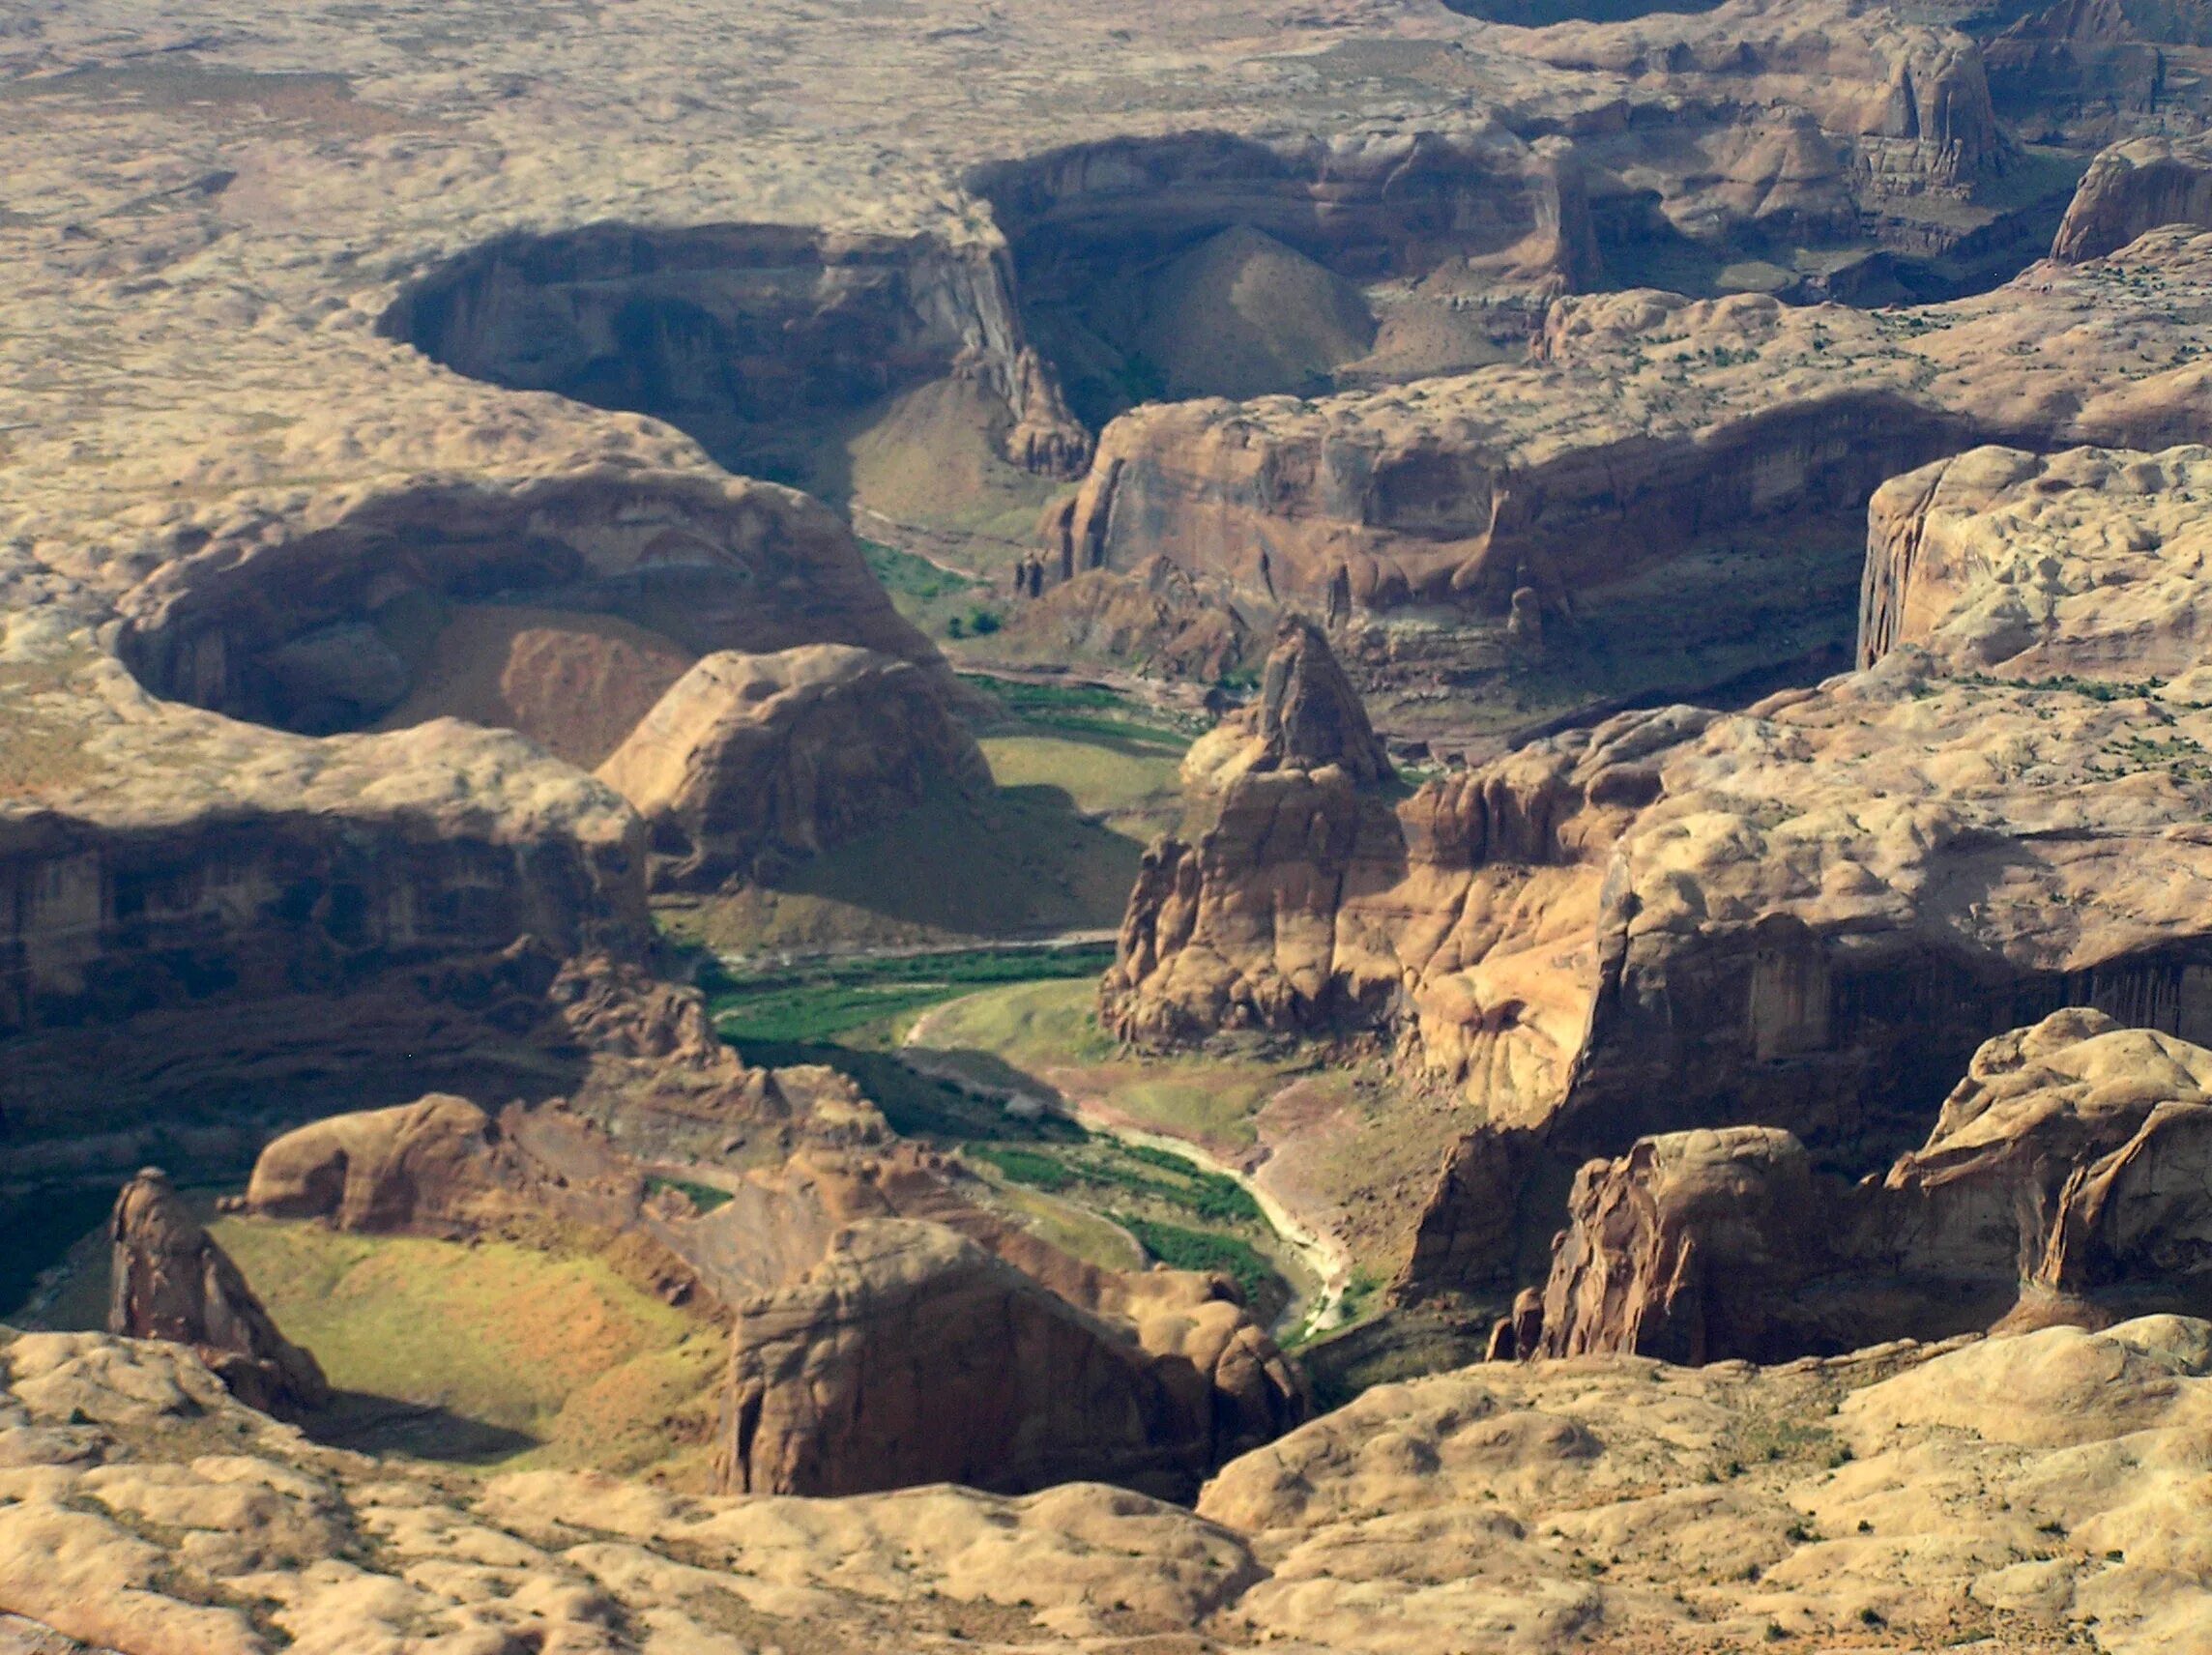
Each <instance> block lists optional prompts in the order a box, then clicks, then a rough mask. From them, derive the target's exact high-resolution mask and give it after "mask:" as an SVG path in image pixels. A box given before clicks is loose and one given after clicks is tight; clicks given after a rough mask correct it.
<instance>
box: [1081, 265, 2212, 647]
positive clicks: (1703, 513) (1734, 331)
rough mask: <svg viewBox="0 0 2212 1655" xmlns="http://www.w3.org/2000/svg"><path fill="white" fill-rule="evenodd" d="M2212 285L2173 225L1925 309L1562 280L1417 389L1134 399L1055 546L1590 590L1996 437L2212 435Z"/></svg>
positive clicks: (1568, 608) (1402, 587)
mask: <svg viewBox="0 0 2212 1655" xmlns="http://www.w3.org/2000/svg"><path fill="white" fill-rule="evenodd" d="M2208 281H2212V238H2207V237H2206V236H2205V235H2204V234H2203V233H2201V232H2197V233H2195V234H2192V233H2191V232H2188V231H2185V230H2181V229H2171V228H2169V229H2166V230H2160V231H2155V232H2153V233H2152V234H2150V235H2148V236H2146V237H2144V238H2142V239H2141V240H2139V242H2137V243H2135V244H2133V245H2132V246H2131V247H2129V248H2127V249H2125V250H2124V251H2122V252H2119V253H2115V254H2113V255H2111V256H2110V257H2109V258H2106V259H2102V260H2098V261H2093V262H2091V263H2088V264H2082V265H2074V266H2065V267H2059V266H2044V267H2038V268H2036V269H2033V270H2030V271H2029V272H2027V273H2025V274H2023V276H2020V277H2018V278H2017V279H2016V280H2015V281H2014V282H2012V283H2011V284H2009V285H2008V286H2007V287H2005V288H2004V289H2001V290H1999V291H1998V292H1996V293H1993V294H1990V295H1986V296H1984V297H1982V298H1979V299H1969V300H1961V301H1957V302H1955V303H1953V304H1949V305H1934V306H1929V307H1926V308H1923V309H1920V310H1916V311H1911V312H1903V313H1899V312H1868V311H1859V310H1852V309H1848V308H1846V307H1843V306H1840V305H1829V306H1822V305H1813V306H1808V307H1803V308H1790V307H1788V306H1785V305H1780V304H1779V303H1777V302H1776V301H1774V300H1773V299H1770V298H1766V297H1764V296H1760V295H1749V294H1746V295H1738V296H1735V297H1732V298H1728V299H1721V300H1714V301H1704V302H1694V301H1691V300H1688V299H1684V298H1681V297H1679V296H1675V295H1669V294H1664V293H1658V292H1636V293H1628V294H1616V295H1605V296H1596V297H1589V298H1576V299H1568V300H1562V301H1559V302H1557V304H1555V305H1553V307H1552V310H1551V312H1550V315H1549V317H1548V318H1547V320H1546V323H1545V328H1544V334H1543V338H1542V341H1541V345H1540V349H1539V360H1538V361H1537V362H1536V363H1531V364H1530V365H1528V366H1518V365H1514V366H1506V365H1500V366H1497V367H1491V368H1486V369H1483V370H1481V371H1479V372H1476V373H1473V374H1469V375H1463V376H1459V377H1455V378H1449V379H1441V380H1433V381H1425V382H1423V383H1422V385H1421V387H1420V389H1419V391H1418V393H1417V394H1416V393H1415V392H1413V391H1411V390H1408V391H1388V392H1362V393H1354V394H1347V395H1340V396H1335V397H1329V398H1324V399H1321V400H1318V401H1313V402H1293V401H1261V402H1257V403H1251V404H1237V405H1230V404H1224V403H1219V402H1197V403H1183V404H1175V405H1165V406H1155V407H1149V408H1146V409H1144V410H1141V411H1139V412H1137V413H1133V414H1131V415H1128V416H1126V417H1124V418H1123V419H1121V420H1120V421H1116V423H1115V424H1114V425H1112V426H1111V427H1109V428H1108V430H1107V431H1106V432H1105V433H1104V435H1103V436H1102V437H1101V438H1100V442H1099V449H1098V456H1097V459H1096V461H1095V462H1094V463H1093V465H1092V468H1091V475H1090V477H1089V478H1088V479H1086V480H1085V483H1084V486H1083V490H1082V492H1081V494H1080V495H1079V496H1078V497H1077V499H1076V501H1075V503H1074V504H1073V506H1072V508H1070V511H1069V514H1068V516H1067V517H1066V519H1065V521H1064V523H1063V524H1059V525H1055V526H1053V535H1054V537H1055V539H1056V541H1057V544H1056V545H1055V546H1054V547H1053V548H1052V553H1051V554H1048V555H1058V556H1059V557H1060V558H1061V559H1062V562H1063V563H1064V564H1066V565H1067V566H1071V567H1073V568H1093V567H1105V568H1126V567H1129V566H1133V565H1134V564H1136V563H1138V562H1141V561H1143V560H1145V559H1147V558H1150V557H1154V556H1166V557H1170V558H1173V559H1174V560H1175V561H1177V562H1178V563H1179V564H1181V565H1182V566H1183V567H1185V568H1186V569H1188V570H1189V571H1190V572H1191V573H1192V574H1193V575H1194V576H1201V577H1205V576H1213V577H1219V578H1221V579H1224V580H1227V581H1229V582H1230V583H1232V584H1233V585H1234V586H1235V587H1236V588H1237V590H1238V591H1240V592H1244V593H1249V594H1252V595H1257V596H1259V597H1260V598H1262V599H1267V600H1281V601H1297V602H1303V603H1306V604H1309V605H1312V606H1315V607H1317V608H1319V607H1322V606H1324V605H1325V604H1326V602H1327V600H1328V594H1329V591H1330V588H1331V585H1332V584H1333V583H1337V582H1344V583H1348V588H1349V594H1350V597H1351V600H1352V602H1353V604H1354V605H1356V606H1357V607H1358V608H1360V609H1362V610H1370V611H1379V610H1388V609H1392V608H1396V607H1402V606H1406V605H1412V604H1423V603H1429V604H1435V603H1442V604H1457V605H1463V606H1467V607H1470V608H1471V609H1473V610H1474V611H1476V612H1477V613H1478V614H1479V613H1482V612H1490V613H1493V614H1495V615H1497V616H1499V617H1500V618H1502V617H1503V616H1504V614H1505V613H1506V611H1507V609H1508V607H1509V600H1510V596H1511V594H1512V593H1513V592H1514V591H1515V590H1516V589H1518V588H1520V587H1524V586H1528V587H1533V588H1534V589H1535V590H1536V591H1537V592H1538V593H1539V595H1541V597H1542V599H1543V601H1544V604H1545V606H1546V607H1548V608H1551V609H1553V610H1556V611H1558V612H1561V613H1571V612H1572V611H1573V610H1574V608H1575V607H1576V606H1577V605H1581V604H1586V601H1587V599H1588V598H1589V596H1590V595H1592V594H1594V593H1600V592H1602V591H1603V590H1604V589H1605V588H1607V587H1609V586H1614V585H1618V584H1620V583H1623V582H1626V581H1628V580H1629V579H1630V578H1631V577H1633V576H1635V575H1637V574H1638V573H1640V572H1641V571H1643V570H1644V569H1646V568H1648V567H1650V566H1653V565H1655V564H1660V563H1664V562H1667V561H1669V560H1672V559H1677V558H1680V557H1681V556H1682V555H1683V554H1684V553H1685V552H1686V551H1687V550H1688V549H1690V548H1691V547H1692V546H1693V545H1695V544H1697V543H1699V541H1700V540H1701V537H1710V536H1711V535H1713V534H1714V533H1715V532H1716V531H1718V530H1720V529H1722V528H1725V527H1738V526H1741V525H1743V524H1745V523H1747V522H1750V521H1753V520H1756V519H1759V518H1761V517H1781V516H1789V517H1791V518H1793V519H1800V520H1801V519H1803V518H1805V517H1807V516H1809V515H1814V516H1817V515H1821V514H1835V513H1845V514H1851V515H1855V514H1856V513H1857V512H1858V511H1859V510H1861V509H1862V508H1863V506H1864V503H1865V501H1866V499H1867V497H1868V496H1869V495H1870V494H1872V492H1873V491H1874V489H1875V488H1876V486H1877V485H1878V484H1879V483H1880V482H1881V481H1882V480H1884V479H1887V478H1889V477H1893V476H1895V475H1897V474H1898V473H1900V472H1903V471H1906V470H1909V469H1911V468H1912V467H1913V466H1915V465H1918V464H1921V463H1923V462H1925V461H1927V460H1930V459H1933V458H1936V457H1937V456H1939V455H1941V454H1943V453H1945V452H1950V451H1957V450H1961V449H1965V448H1967V447H1970V446H1972V445H1973V444H1974V443H1976V442H1977V441H1992V440H2008V439H2009V440H2012V441H2015V442H2024V443H2027V444H2029V445H2031V446H2036V447H2041V446H2046V445H2052V444H2064V443H2069V442H2072V443H2081V442H2103V443H2112V444H2122V445H2131V446H2159V445H2163V444H2166V443H2171V442H2178V441H2186V440H2190V439H2193V438H2201V437H2203V436H2205V435H2207V434H2212V433H2207V431H2206V430H2205V429H2204V426H2203V420H2204V416H2203V410H2204V409H2205V408H2206V407H2207V406H2212V402H2207V400H2206V398H2205V395H2204V386H2205V384H2206V377H2205V376H2206V374H2207V373H2208V372H2212V367H2208V366H2207V364H2206V363H2205V362H2204V361H2202V360H2197V358H2196V356H2195V351H2196V345H2195V341H2194V338H2193V334H2192V333H2191V326H2190V323H2189V321H2188V318H2190V317H2191V316H2193V315H2195V313H2196V311H2197V307H2198V306H2200V305H2202V303H2203V302H2204V293H2205V291H2206V287H2207V283H2208ZM2122 339H2126V340H2127V341H2129V343H2130V344H2133V345H2139V346H2140V347H2141V351H2140V354H2139V355H2136V354H2133V353H2127V354H2123V352H2122V351H2121V350H2119V349H2118V348H2116V347H2117V346H2118V345H2119V342H2120V341H2121V340H2122Z"/></svg>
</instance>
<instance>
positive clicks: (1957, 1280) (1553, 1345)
mask: <svg viewBox="0 0 2212 1655" xmlns="http://www.w3.org/2000/svg"><path fill="white" fill-rule="evenodd" d="M2207 1077H2212V1052H2207V1051H2206V1050H2205V1049H2204V1048H2202V1047H2200V1046H2195V1045H2191V1044H2189V1043H2187V1042H2184V1041H2180V1040H2176V1039H2174V1038H2173V1037H2172V1036H2170V1035H2168V1034H2161V1033H2158V1032H2156V1031H2152V1030H2145V1029H2123V1028H2121V1027H2120V1026H2119V1025H2118V1024H2116V1023H2114V1022H2113V1021H2112V1019H2111V1018H2110V1017H2108V1016H2106V1015H2104V1014H2103V1013H2101V1012H2097V1011H2092V1010H2088V1009H2083V1008H2077V1009H2069V1010H2064V1011H2057V1012H2053V1013H2052V1015H2051V1016H2049V1017H2047V1018H2045V1019H2044V1020H2043V1021H2042V1022H2041V1023H2038V1024H2036V1025H2035V1026H2034V1027H2033V1028H2030V1029H2022V1030H2016V1031H2012V1032H2011V1033H2008V1034H2002V1035H1999V1036H1997V1037H1996V1038H1995V1039H1993V1040H1991V1041H1989V1042H1987V1043H1986V1044H1984V1045H1983V1047H1982V1048H1981V1050H1980V1051H1979V1052H1977V1053H1976V1054H1975V1055H1974V1060H1973V1063H1972V1065H1971V1066H1970V1068H1969V1069H1968V1071H1967V1076H1966V1078H1965V1080H1964V1081H1962V1082H1961V1083H1960V1084H1959V1086H1958V1087H1957V1088H1956V1089H1954V1090H1953V1091H1952V1093H1951V1095H1950V1096H1949V1097H1948V1098H1947V1099H1946V1100H1945V1101H1944V1104H1943V1109H1942V1113H1941V1115H1940V1116H1939V1117H1938V1118H1937V1121H1936V1128H1935V1130H1934V1131H1933V1132H1932V1133H1931V1134H1930V1135H1929V1138H1928V1141H1927V1143H1926V1144H1924V1145H1923V1146H1922V1147H1920V1148H1919V1149H1917V1150H1914V1151H1913V1152H1912V1153H1910V1154H1908V1155H1906V1156H1904V1157H1903V1158H1902V1159H1900V1160H1899V1161H1898V1162H1897V1163H1896V1164H1895V1165H1894V1166H1892V1167H1891V1168H1890V1169H1889V1172H1888V1174H1887V1176H1885V1177H1882V1178H1880V1179H1879V1180H1878V1181H1877V1180H1876V1179H1873V1178H1871V1177H1870V1178H1869V1179H1868V1180H1867V1182H1866V1183H1865V1184H1863V1185H1862V1186H1860V1187H1859V1188H1857V1189H1850V1188H1847V1187H1845V1186H1842V1185H1840V1184H1838V1183H1837V1182H1836V1181H1835V1180H1834V1179H1833V1178H1827V1179H1820V1178H1817V1177H1816V1176H1814V1174H1813V1172H1812V1169H1811V1165H1810V1163H1809V1161H1808V1159H1807V1156H1806V1153H1805V1148H1804V1146H1803V1145H1802V1144H1800V1143H1799V1142H1798V1141H1797V1140H1796V1139H1795V1138H1794V1137H1792V1136H1791V1135H1790V1134H1789V1133H1786V1132H1780V1131H1775V1130H1773V1129H1771V1128H1766V1127H1752V1126H1740V1127H1731V1128H1728V1129H1725V1130H1723V1131H1718V1132H1711V1131H1696V1132H1679V1133H1673V1134H1668V1135H1665V1136H1662V1137H1657V1138H1646V1139H1644V1140H1642V1141H1640V1142H1639V1143H1638V1144H1637V1145H1636V1146H1635V1147H1633V1148H1632V1149H1631V1150H1630V1151H1629V1152H1628V1154H1627V1155H1625V1156H1623V1157H1621V1158H1619V1159H1617V1160H1601V1161H1592V1162H1591V1163H1589V1164H1588V1165H1587V1166H1586V1167H1585V1168H1584V1169H1583V1170H1582V1172H1581V1174H1580V1175H1579V1176H1577V1178H1576V1180H1575V1187H1574V1192H1573V1194H1572V1195H1571V1196H1570V1197H1569V1200H1568V1208H1567V1229H1566V1230H1565V1231H1564V1232H1562V1233H1561V1234H1560V1236H1559V1238H1558V1239H1557V1242H1556V1243H1555V1245H1554V1249H1553V1255H1552V1270H1551V1279H1550V1281H1549V1282H1548V1283H1547V1285H1546V1287H1545V1290H1544V1319H1543V1340H1542V1346H1541V1350H1542V1352H1543V1353H1544V1354H1547V1355H1577V1354H1583V1353H1586V1352H1589V1351H1605V1350H1632V1351H1635V1352H1638V1353H1640V1354H1643V1355H1650V1356H1660V1357H1662V1358H1664V1359H1666V1360H1673V1361H1685V1362H1692V1363H1696V1362H1704V1361H1710V1360H1717V1359H1721V1358H1724V1357H1730V1358H1745V1357H1748V1358H1750V1359H1752V1360H1755V1361H1783V1360H1788V1359H1790V1358H1791V1357H1794V1356H1798V1355H1802V1354H1805V1353H1807V1352H1808V1351H1829V1350H1843V1349H1848V1348H1850V1347H1851V1346H1853V1345H1857V1344H1866V1343H1870V1342H1876V1341H1879V1340H1883V1339H1891V1338H1899V1337H1911V1338H1940V1337H1945V1336H1948V1335H1951V1334H1954V1333H1958V1332H1961V1331H1969V1330H1974V1329H1977V1328H1980V1327H1987V1326H1990V1325H1991V1324H1992V1323H1999V1322H2001V1323H2003V1324H2006V1325H2010V1324H2017V1323H2021V1322H2023V1321H2024V1322H2025V1323H2026V1324H2029V1325H2037V1324H2042V1323H2047V1322H2049V1321H2087V1322H2089V1323H2090V1324H2092V1325H2096V1324H2101V1323H2103V1322H2107V1321H2114V1320H2117V1319H2119V1318H2120V1317H2121V1316H2123V1315H2126V1314H2140V1313H2142V1312H2143V1311H2146V1310H2153V1309H2155V1310H2163V1311H2173V1310H2182V1311H2189V1312H2201V1311H2203V1310H2205V1309H2207V1308H2212V1271H2208V1270H2207V1267H2206V1263H2205V1260H2206V1256H2207V1255H2206V1247H2205V1242H2206V1234H2207V1231H2208V1229H2212V1183H2208V1182H2207V1176H2206V1173H2207V1166H2208V1161H2212V1101H2207V1099H2206V1097H2205V1093H2204V1085H2205V1082H2206V1079H2207ZM1522 1353H1523V1354H1527V1353H1528V1352H1526V1351H1523V1352H1522Z"/></svg>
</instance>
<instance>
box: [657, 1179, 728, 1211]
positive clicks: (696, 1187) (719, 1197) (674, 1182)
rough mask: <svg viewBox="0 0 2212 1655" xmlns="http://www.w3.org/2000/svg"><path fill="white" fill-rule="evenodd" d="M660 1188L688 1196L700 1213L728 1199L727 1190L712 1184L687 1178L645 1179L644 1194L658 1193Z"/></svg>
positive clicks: (711, 1209)
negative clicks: (695, 1181)
mask: <svg viewBox="0 0 2212 1655" xmlns="http://www.w3.org/2000/svg"><path fill="white" fill-rule="evenodd" d="M662 1190H675V1191H676V1192H677V1193H678V1194H680V1195H683V1196H686V1197H688V1198H689V1199H690V1202H691V1205H693V1206H695V1207H697V1208H698V1209H699V1210H700V1211H701V1212H702V1213H708V1212H713V1210H714V1208H716V1207H717V1206H720V1205H722V1204H723V1203H724V1202H726V1201H728V1200H729V1199H730V1192H729V1191H728V1190H726V1189H716V1188H715V1187H714V1186H713V1184H701V1183H693V1182H692V1181H691V1180H690V1179H689V1178H661V1177H652V1178H647V1179H646V1180H645V1191H646V1194H648V1195H658V1194H659V1193H660V1192H661V1191H662Z"/></svg>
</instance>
